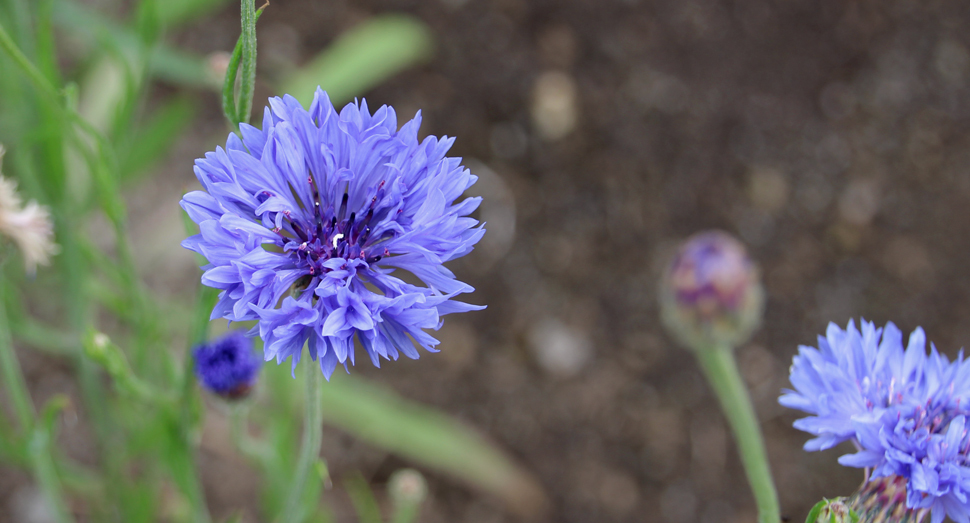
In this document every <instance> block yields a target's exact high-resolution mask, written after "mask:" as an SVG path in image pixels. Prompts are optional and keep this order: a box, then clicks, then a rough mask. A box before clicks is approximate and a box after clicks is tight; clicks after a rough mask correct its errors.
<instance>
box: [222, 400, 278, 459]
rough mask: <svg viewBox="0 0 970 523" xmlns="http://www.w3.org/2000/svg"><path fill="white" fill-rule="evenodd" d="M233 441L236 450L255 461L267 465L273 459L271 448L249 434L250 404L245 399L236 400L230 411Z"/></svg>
mask: <svg viewBox="0 0 970 523" xmlns="http://www.w3.org/2000/svg"><path fill="white" fill-rule="evenodd" d="M229 420H230V424H231V435H232V443H233V445H235V447H236V450H238V451H239V453H240V454H242V455H243V456H245V457H246V459H248V460H250V461H253V462H255V463H259V464H263V465H265V464H266V463H268V462H269V461H270V460H272V459H273V456H272V454H271V453H270V452H271V451H270V449H269V448H268V447H267V446H266V445H264V444H262V442H260V441H258V440H254V439H253V438H252V436H250V435H249V426H248V425H249V405H248V404H247V403H246V402H245V401H239V402H236V404H234V405H233V406H232V411H231V412H230V413H229Z"/></svg>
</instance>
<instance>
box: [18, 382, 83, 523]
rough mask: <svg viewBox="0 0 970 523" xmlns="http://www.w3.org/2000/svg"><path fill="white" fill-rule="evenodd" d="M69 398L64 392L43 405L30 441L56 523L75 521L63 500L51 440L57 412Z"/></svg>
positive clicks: (33, 462)
mask: <svg viewBox="0 0 970 523" xmlns="http://www.w3.org/2000/svg"><path fill="white" fill-rule="evenodd" d="M67 402H68V399H67V397H65V396H60V397H55V398H54V399H53V400H51V402H50V403H49V404H48V405H47V407H45V408H44V412H43V414H42V416H41V417H42V418H43V421H42V422H41V423H38V424H37V426H36V428H35V429H34V433H33V434H32V435H31V437H30V440H29V443H28V450H29V454H30V463H31V467H32V469H33V472H34V476H36V478H37V483H38V484H39V485H40V490H41V492H43V493H44V497H45V498H47V503H48V505H49V506H50V508H51V509H52V512H53V516H54V521H56V522H57V523H71V522H73V521H74V519H73V518H72V517H71V516H70V515H69V512H68V510H67V503H65V501H64V492H63V489H62V488H61V479H60V477H59V475H58V473H57V468H56V467H55V465H54V448H53V444H52V441H51V440H52V435H51V431H52V430H53V425H54V421H55V416H57V414H58V413H59V412H60V411H61V410H63V409H64V407H65V406H67Z"/></svg>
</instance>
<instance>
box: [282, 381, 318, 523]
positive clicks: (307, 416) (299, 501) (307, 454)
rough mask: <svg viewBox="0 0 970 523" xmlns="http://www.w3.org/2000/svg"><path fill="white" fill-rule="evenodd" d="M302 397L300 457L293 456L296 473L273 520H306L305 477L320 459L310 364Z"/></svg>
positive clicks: (292, 522) (315, 383) (314, 383)
mask: <svg viewBox="0 0 970 523" xmlns="http://www.w3.org/2000/svg"><path fill="white" fill-rule="evenodd" d="M306 369H307V370H306V398H305V399H304V401H305V404H304V405H305V409H304V415H303V441H302V442H301V443H300V456H299V457H298V458H297V463H296V473H295V474H294V475H293V483H292V485H291V486H290V489H289V493H288V494H287V497H286V502H285V504H284V505H283V512H282V514H281V515H280V517H279V518H278V519H277V523H300V522H302V521H303V520H304V519H306V516H307V514H304V513H303V499H304V496H305V494H306V493H305V492H304V490H305V488H306V480H307V476H308V475H309V474H310V470H311V469H312V468H313V465H315V464H316V463H317V462H318V461H319V459H320V445H321V443H322V440H323V410H322V406H323V404H322V402H321V401H320V372H318V371H317V370H316V369H314V368H313V366H312V365H307V366H306Z"/></svg>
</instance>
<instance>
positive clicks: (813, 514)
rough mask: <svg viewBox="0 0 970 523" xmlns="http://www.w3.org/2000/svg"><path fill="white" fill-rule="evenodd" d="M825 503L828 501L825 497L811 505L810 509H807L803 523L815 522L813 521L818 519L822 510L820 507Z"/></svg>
mask: <svg viewBox="0 0 970 523" xmlns="http://www.w3.org/2000/svg"><path fill="white" fill-rule="evenodd" d="M826 503H828V500H827V499H823V500H822V501H819V502H818V503H816V504H815V506H814V507H812V510H810V511H808V517H807V518H805V523H815V521H816V520H817V519H818V515H819V514H820V513H821V512H822V507H824V506H825V504H826Z"/></svg>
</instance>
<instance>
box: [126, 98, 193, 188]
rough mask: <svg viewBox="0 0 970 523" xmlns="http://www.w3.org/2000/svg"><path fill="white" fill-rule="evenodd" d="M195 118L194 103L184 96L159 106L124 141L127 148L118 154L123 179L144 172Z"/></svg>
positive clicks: (166, 150)
mask: <svg viewBox="0 0 970 523" xmlns="http://www.w3.org/2000/svg"><path fill="white" fill-rule="evenodd" d="M194 117H195V107H194V104H193V103H192V100H191V99H190V98H187V97H179V98H176V99H175V100H172V101H170V102H167V103H166V104H165V105H163V106H162V107H159V108H158V109H157V110H156V111H155V112H154V114H152V115H151V117H150V119H149V120H148V122H146V123H145V124H143V125H142V126H141V127H140V128H138V129H137V130H136V131H135V132H134V133H133V135H132V139H130V140H127V147H125V148H124V149H123V150H122V151H121V153H122V154H123V156H122V157H121V158H119V163H120V166H119V171H120V172H121V176H122V179H123V180H125V179H130V178H131V177H133V176H134V175H136V174H139V173H142V172H144V171H146V170H147V169H148V168H149V167H151V166H152V165H153V164H154V163H155V162H156V161H158V160H159V159H160V158H162V157H163V156H164V155H165V154H166V153H167V152H168V151H169V150H171V147H172V145H173V144H175V141H176V140H178V138H179V137H180V136H181V135H182V132H183V131H184V130H185V129H186V128H187V127H188V126H189V124H190V123H192V119H193V118H194Z"/></svg>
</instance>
